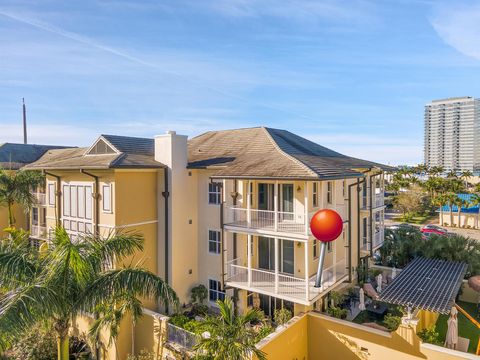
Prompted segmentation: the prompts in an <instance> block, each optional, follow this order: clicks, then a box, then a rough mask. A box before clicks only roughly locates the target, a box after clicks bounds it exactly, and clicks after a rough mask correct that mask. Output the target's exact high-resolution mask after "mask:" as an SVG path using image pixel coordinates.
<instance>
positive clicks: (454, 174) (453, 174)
mask: <svg viewBox="0 0 480 360" xmlns="http://www.w3.org/2000/svg"><path fill="white" fill-rule="evenodd" d="M447 178H449V179H456V178H458V176H457V172H456V171H455V170H450V171H449V172H448V173H447Z"/></svg>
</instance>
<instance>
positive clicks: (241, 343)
mask: <svg viewBox="0 0 480 360" xmlns="http://www.w3.org/2000/svg"><path fill="white" fill-rule="evenodd" d="M217 305H218V307H219V310H220V316H209V317H207V319H206V320H205V322H204V323H203V325H202V328H201V329H202V331H206V332H209V336H202V338H201V339H200V340H199V343H198V344H197V345H196V346H195V351H196V354H197V356H196V358H197V359H216V360H247V359H250V358H251V355H252V354H255V356H256V357H257V358H258V359H260V360H266V355H265V353H264V352H263V351H261V350H259V349H257V347H256V346H255V343H256V338H257V334H256V332H255V331H254V330H253V329H251V328H250V323H252V322H258V321H261V320H262V319H263V313H262V312H261V311H260V310H258V309H251V310H249V311H247V313H246V314H245V315H240V316H239V315H235V311H234V309H233V302H232V300H230V299H228V298H227V299H225V300H224V301H220V300H218V301H217Z"/></svg>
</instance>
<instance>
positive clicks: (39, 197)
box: [32, 192, 47, 206]
mask: <svg viewBox="0 0 480 360" xmlns="http://www.w3.org/2000/svg"><path fill="white" fill-rule="evenodd" d="M32 196H33V197H34V201H35V205H37V206H45V205H46V204H47V198H46V195H45V193H39V192H32Z"/></svg>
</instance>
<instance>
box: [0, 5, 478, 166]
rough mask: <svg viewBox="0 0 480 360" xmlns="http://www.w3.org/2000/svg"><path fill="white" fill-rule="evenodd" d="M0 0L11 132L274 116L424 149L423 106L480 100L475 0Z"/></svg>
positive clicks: (390, 157) (351, 142)
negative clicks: (25, 127)
mask: <svg viewBox="0 0 480 360" xmlns="http://www.w3.org/2000/svg"><path fill="white" fill-rule="evenodd" d="M455 4H456V6H452V2H451V1H421V0H419V1H414V0H388V1H383V0H382V1H380V0H378V1H368V0H350V1H342V0H317V1H310V0H297V1H293V0H282V1H278V0H171V1H161V0H156V1H154V0H148V1H147V0H146V1H135V0H119V1H113V0H105V1H92V0H83V1H53V0H42V1H29V0H12V1H10V0H0V142H4V141H12V142H14V141H16V142H21V141H22V132H21V98H22V97H25V98H26V102H27V111H28V119H29V129H30V130H29V132H30V136H29V139H30V141H31V142H34V143H54V144H63V145H71V144H72V145H73V144H74V145H88V144H90V143H91V142H92V141H93V140H94V138H96V136H97V135H98V134H101V133H114V134H121V135H132V136H148V137H152V136H154V135H156V134H160V133H164V131H165V130H169V129H171V130H177V132H180V133H184V134H187V135H191V136H193V135H197V134H199V133H202V132H203V131H207V130H213V129H227V128H236V127H249V126H259V125H263V126H270V127H277V128H283V129H287V130H290V131H293V132H295V133H297V134H299V135H302V136H305V137H307V138H309V139H312V140H314V141H316V142H318V143H320V144H322V145H325V146H328V147H331V148H333V149H335V150H337V151H340V152H343V153H345V154H349V155H353V156H357V157H362V158H367V159H371V160H376V161H381V162H384V163H390V164H403V163H418V162H420V161H421V160H422V156H423V154H422V148H423V106H424V105H425V103H427V102H429V101H430V100H432V99H436V98H443V97H451V96H463V95H470V96H480V91H479V87H480V41H479V40H478V39H480V2H478V1H475V2H473V1H464V0H458V1H455Z"/></svg>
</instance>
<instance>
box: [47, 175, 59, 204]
mask: <svg viewBox="0 0 480 360" xmlns="http://www.w3.org/2000/svg"><path fill="white" fill-rule="evenodd" d="M52 190H53V191H52ZM56 192H57V183H56V182H55V181H48V182H47V193H48V199H47V201H48V206H50V207H55V205H56V204H57V194H56ZM52 199H53V201H50V200H52Z"/></svg>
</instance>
